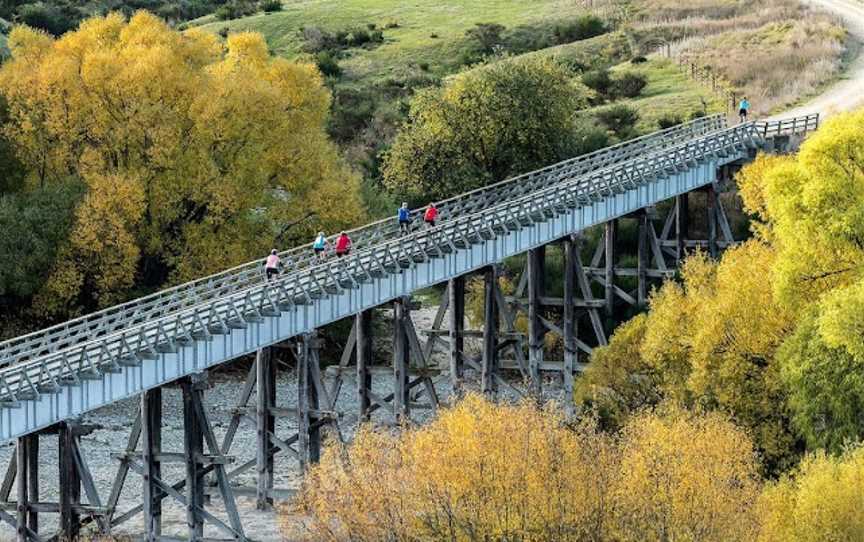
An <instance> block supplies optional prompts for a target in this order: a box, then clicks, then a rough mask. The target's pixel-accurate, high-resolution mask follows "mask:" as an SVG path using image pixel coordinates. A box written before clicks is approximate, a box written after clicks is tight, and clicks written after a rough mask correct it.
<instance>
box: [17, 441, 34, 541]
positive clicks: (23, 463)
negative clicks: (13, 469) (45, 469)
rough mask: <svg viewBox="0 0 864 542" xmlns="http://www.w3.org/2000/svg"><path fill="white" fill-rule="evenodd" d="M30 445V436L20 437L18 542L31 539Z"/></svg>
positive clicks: (18, 455) (18, 454)
mask: <svg viewBox="0 0 864 542" xmlns="http://www.w3.org/2000/svg"><path fill="white" fill-rule="evenodd" d="M29 445H30V439H29V436H24V437H18V450H17V453H16V454H15V461H16V462H17V475H16V476H17V477H18V480H17V493H18V498H17V503H16V511H17V512H18V514H17V521H18V525H17V531H16V538H15V540H16V541H17V542H27V540H29V537H28V536H27V515H28V511H29V509H30V502H29V499H28V498H27V490H28V489H29V483H28V482H29V481H30V480H29V476H27V467H28V464H29V462H28V461H27V457H28V456H29V455H30V454H29V450H28V448H29Z"/></svg>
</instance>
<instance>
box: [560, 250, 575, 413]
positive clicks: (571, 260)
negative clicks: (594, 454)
mask: <svg viewBox="0 0 864 542" xmlns="http://www.w3.org/2000/svg"><path fill="white" fill-rule="evenodd" d="M562 244H563V246H564V310H563V312H564V314H563V320H564V321H563V322H562V324H561V329H562V331H563V334H564V377H563V381H564V406H565V408H566V409H567V412H568V413H570V414H572V413H573V411H574V406H575V405H574V404H573V387H574V377H575V374H576V366H577V364H578V363H579V349H578V347H577V346H576V336H577V329H576V326H577V321H576V304H575V303H576V280H577V279H576V274H577V268H576V260H577V259H578V258H579V244H578V243H577V242H576V240H575V239H574V237H573V236H568V237H566V238H565V239H564V241H563V243H562Z"/></svg>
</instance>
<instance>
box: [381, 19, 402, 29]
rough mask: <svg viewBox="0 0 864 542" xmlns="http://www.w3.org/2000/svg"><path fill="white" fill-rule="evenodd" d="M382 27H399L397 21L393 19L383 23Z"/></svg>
mask: <svg viewBox="0 0 864 542" xmlns="http://www.w3.org/2000/svg"><path fill="white" fill-rule="evenodd" d="M384 28H387V29H390V28H399V23H398V22H397V21H393V20H391V21H387V23H385V24H384Z"/></svg>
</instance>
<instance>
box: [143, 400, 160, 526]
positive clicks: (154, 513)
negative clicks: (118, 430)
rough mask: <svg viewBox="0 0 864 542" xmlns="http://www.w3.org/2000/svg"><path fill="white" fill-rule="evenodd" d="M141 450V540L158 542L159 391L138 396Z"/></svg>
mask: <svg viewBox="0 0 864 542" xmlns="http://www.w3.org/2000/svg"><path fill="white" fill-rule="evenodd" d="M141 440H142V443H141V450H142V463H143V468H144V477H143V478H144V480H143V494H142V499H143V503H144V510H143V512H144V539H145V540H146V541H147V542H157V541H158V540H159V537H160V536H162V496H161V490H160V489H159V485H158V483H157V480H160V479H161V478H162V466H161V462H160V459H159V455H160V454H161V453H162V388H153V389H151V390H147V391H145V392H144V393H142V394H141Z"/></svg>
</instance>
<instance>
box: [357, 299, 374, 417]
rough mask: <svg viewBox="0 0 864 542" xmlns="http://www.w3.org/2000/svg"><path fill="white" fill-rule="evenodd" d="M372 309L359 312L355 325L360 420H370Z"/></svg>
mask: <svg viewBox="0 0 864 542" xmlns="http://www.w3.org/2000/svg"><path fill="white" fill-rule="evenodd" d="M372 315H373V312H372V310H371V309H370V310H365V311H362V312H359V313H357V316H356V320H355V323H354V327H355V328H356V330H357V341H356V345H355V348H356V349H357V398H358V406H359V409H360V412H359V415H360V418H359V419H360V422H361V423H362V422H366V421H369V417H370V414H371V412H370V410H369V409H370V407H371V406H372V401H371V400H370V399H369V391H370V390H371V389H372V372H371V371H370V370H369V368H370V367H371V366H372V365H373V359H372V355H373V353H372Z"/></svg>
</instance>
